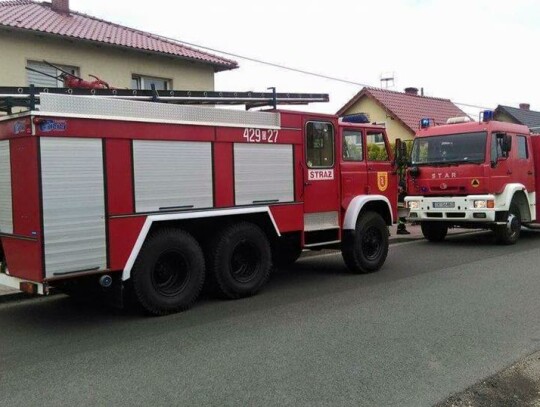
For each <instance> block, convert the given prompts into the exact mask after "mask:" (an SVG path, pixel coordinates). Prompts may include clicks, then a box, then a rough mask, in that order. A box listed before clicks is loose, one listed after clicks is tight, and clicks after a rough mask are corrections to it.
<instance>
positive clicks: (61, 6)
mask: <svg viewBox="0 0 540 407" xmlns="http://www.w3.org/2000/svg"><path fill="white" fill-rule="evenodd" d="M51 8H52V9H53V11H56V12H57V13H62V14H67V15H69V0H52V6H51Z"/></svg>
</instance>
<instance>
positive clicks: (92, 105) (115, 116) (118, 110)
mask: <svg viewBox="0 0 540 407" xmlns="http://www.w3.org/2000/svg"><path fill="white" fill-rule="evenodd" d="M39 108H40V111H41V112H42V113H51V114H56V115H67V116H77V117H84V118H92V119H94V118H95V119H106V120H128V121H143V122H156V123H178V124H193V125H214V126H225V127H254V128H267V129H279V128H280V125H281V120H280V115H279V113H274V112H257V111H255V112H253V111H243V110H233V109H221V108H215V107H200V106H184V105H173V104H167V103H157V102H142V101H133V100H124V99H119V98H118V97H102V96H73V95H55V94H51V93H42V94H41V95H40V106H39Z"/></svg>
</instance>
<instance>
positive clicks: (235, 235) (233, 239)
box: [208, 222, 272, 299]
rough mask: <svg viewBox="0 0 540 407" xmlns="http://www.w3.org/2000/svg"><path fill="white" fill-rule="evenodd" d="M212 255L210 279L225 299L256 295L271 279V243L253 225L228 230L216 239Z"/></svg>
mask: <svg viewBox="0 0 540 407" xmlns="http://www.w3.org/2000/svg"><path fill="white" fill-rule="evenodd" d="M208 255H209V258H208V277H209V278H210V279H211V282H212V283H213V284H212V286H213V287H214V288H215V289H216V290H217V292H218V294H219V295H220V296H221V297H223V298H228V299H236V298H243V297H249V296H251V295H254V294H255V293H257V292H258V291H259V290H260V289H261V287H262V286H263V285H264V284H265V283H266V281H267V280H268V277H269V276H270V270H271V268H272V253H271V250H270V243H269V242H268V239H267V237H266V235H265V234H264V232H263V231H262V230H261V229H260V228H259V227H258V226H257V225H254V224H252V223H248V222H241V223H235V224H232V225H229V226H227V227H225V228H224V229H223V230H222V231H221V232H220V233H219V234H218V235H217V236H216V238H215V240H214V242H213V244H212V248H211V249H210V252H209V253H208Z"/></svg>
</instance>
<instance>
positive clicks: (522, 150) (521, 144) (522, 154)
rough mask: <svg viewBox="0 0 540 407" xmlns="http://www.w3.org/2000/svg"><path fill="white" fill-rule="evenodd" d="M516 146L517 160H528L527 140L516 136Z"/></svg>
mask: <svg viewBox="0 0 540 407" xmlns="http://www.w3.org/2000/svg"><path fill="white" fill-rule="evenodd" d="M517 142H518V143H517V144H518V158H519V159H523V160H526V159H527V158H529V151H528V150H527V138H526V137H525V136H517Z"/></svg>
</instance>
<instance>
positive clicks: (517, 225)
mask: <svg viewBox="0 0 540 407" xmlns="http://www.w3.org/2000/svg"><path fill="white" fill-rule="evenodd" d="M520 234H521V214H520V212H519V208H518V206H517V205H516V204H515V203H512V204H510V210H509V211H508V218H507V221H506V225H504V226H496V227H495V239H496V240H497V243H499V244H504V245H511V244H514V243H516V242H517V241H518V239H519V235H520Z"/></svg>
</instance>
